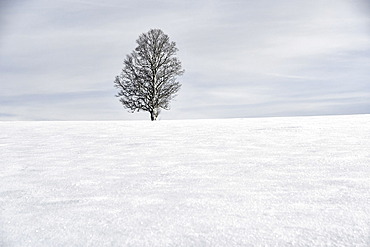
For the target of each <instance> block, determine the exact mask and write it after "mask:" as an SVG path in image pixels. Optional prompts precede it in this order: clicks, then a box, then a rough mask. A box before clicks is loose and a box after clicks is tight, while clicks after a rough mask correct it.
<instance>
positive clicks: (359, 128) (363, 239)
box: [0, 115, 370, 246]
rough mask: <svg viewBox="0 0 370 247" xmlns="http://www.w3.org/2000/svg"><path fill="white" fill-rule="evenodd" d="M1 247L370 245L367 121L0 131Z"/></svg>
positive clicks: (20, 126) (19, 126)
mask: <svg viewBox="0 0 370 247" xmlns="http://www.w3.org/2000/svg"><path fill="white" fill-rule="evenodd" d="M0 210H1V212H0V246H265V245H266V246H370V115H354V116H330V117H296V118H258V119H225V120H188V121H159V122H150V121H134V122H130V121H121V122H119V121H116V122H0Z"/></svg>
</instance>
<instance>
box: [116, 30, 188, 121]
mask: <svg viewBox="0 0 370 247" xmlns="http://www.w3.org/2000/svg"><path fill="white" fill-rule="evenodd" d="M136 43H137V45H138V46H137V47H136V48H135V50H134V51H132V53H131V54H130V55H127V56H126V59H125V60H124V68H123V69H122V72H121V74H120V75H119V76H116V79H115V81H114V85H115V87H116V88H118V89H119V92H118V94H117V95H116V96H117V97H120V101H121V103H122V104H123V106H124V107H125V108H127V109H129V110H130V111H131V112H135V111H148V112H149V113H150V118H151V120H152V121H154V120H156V119H157V117H158V115H159V113H160V111H161V109H165V110H169V108H170V105H169V104H170V101H171V100H172V99H173V98H174V97H175V96H176V93H177V92H178V91H179V89H180V87H181V84H180V83H179V82H178V81H177V76H180V75H182V74H183V73H184V70H183V69H182V67H181V62H180V61H179V60H178V58H177V57H176V56H175V55H176V52H177V51H178V49H177V48H176V43H175V42H170V40H169V37H168V36H167V35H166V34H164V33H163V31H162V30H160V29H152V30H150V31H149V32H147V33H143V34H141V35H140V36H139V38H138V39H137V40H136Z"/></svg>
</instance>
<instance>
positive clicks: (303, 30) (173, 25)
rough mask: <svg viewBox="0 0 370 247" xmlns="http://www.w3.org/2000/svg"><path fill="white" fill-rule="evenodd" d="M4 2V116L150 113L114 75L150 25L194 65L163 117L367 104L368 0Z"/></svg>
mask: <svg viewBox="0 0 370 247" xmlns="http://www.w3.org/2000/svg"><path fill="white" fill-rule="evenodd" d="M6 3H7V4H6V5H4V6H6V8H3V10H2V12H1V16H2V17H1V18H2V19H1V20H2V22H3V23H5V24H3V25H2V26H0V32H1V33H0V34H1V35H0V37H1V38H0V85H1V91H0V103H1V105H0V112H2V113H3V114H2V115H0V119H4V120H7V119H9V117H10V116H12V117H13V118H14V119H27V120H32V119H47V120H53V119H62V120H63V119H64V120H67V119H71V120H73V119H88V120H93V119H97V120H104V119H145V118H147V116H146V114H145V113H143V114H136V115H131V114H129V113H126V112H125V110H124V109H123V108H122V107H121V106H120V105H119V102H118V100H117V99H116V98H114V97H113V95H114V94H115V91H114V88H113V82H112V81H113V79H114V77H115V75H117V74H119V72H120V69H121V67H122V62H123V58H124V56H125V54H127V53H129V52H131V50H132V49H134V48H135V40H136V39H137V37H138V35H139V34H140V33H142V32H146V31H148V30H149V29H150V28H162V29H163V30H164V31H165V32H166V33H168V34H169V36H170V38H171V39H172V40H174V41H176V42H177V45H178V47H179V49H180V51H179V54H178V55H179V57H180V59H181V60H182V62H183V65H184V68H185V69H186V73H185V75H184V76H183V77H182V78H180V81H181V82H182V83H183V88H182V90H181V91H180V92H179V96H178V97H177V99H176V101H174V102H173V104H172V110H171V111H169V112H163V115H162V119H179V118H199V117H201V118H208V117H211V118H223V117H248V116H269V115H271V116H280V115H281V116H285V115H289V116H291V115H310V114H312V115H315V114H350V113H359V112H360V113H370V111H369V107H368V105H370V97H368V95H369V93H370V86H369V85H370V83H369V79H370V78H369V77H370V75H369V74H368V68H369V64H370V57H369V55H370V45H369V44H370V42H369V41H370V33H369V12H368V11H367V7H368V3H367V1H362V0H354V1H348V0H337V1H334V0H314V1H295V0H282V1H272V0H261V1H238V0H232V1H223V0H202V1H195V0H191V1H170V0H161V1H148V0H139V1H118V0H117V1H109V2H107V3H105V2H101V1H88V0H79V1H72V0H63V1H47V0H31V1H15V2H13V1H12V2H10V1H9V2H6ZM4 9H5V10H4ZM108 92H109V93H108ZM22 98H23V99H27V100H26V102H27V104H25V102H23V101H22V100H21V99H22Z"/></svg>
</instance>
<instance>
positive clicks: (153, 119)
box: [150, 111, 157, 121]
mask: <svg viewBox="0 0 370 247" xmlns="http://www.w3.org/2000/svg"><path fill="white" fill-rule="evenodd" d="M150 120H152V121H155V120H157V116H156V114H155V112H153V111H151V112H150Z"/></svg>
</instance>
